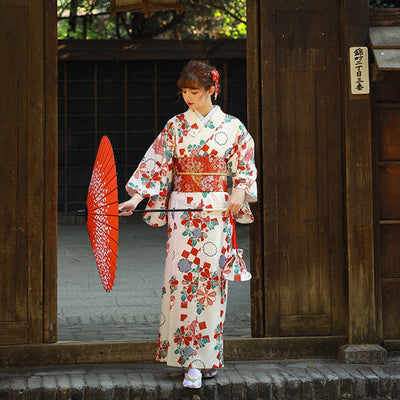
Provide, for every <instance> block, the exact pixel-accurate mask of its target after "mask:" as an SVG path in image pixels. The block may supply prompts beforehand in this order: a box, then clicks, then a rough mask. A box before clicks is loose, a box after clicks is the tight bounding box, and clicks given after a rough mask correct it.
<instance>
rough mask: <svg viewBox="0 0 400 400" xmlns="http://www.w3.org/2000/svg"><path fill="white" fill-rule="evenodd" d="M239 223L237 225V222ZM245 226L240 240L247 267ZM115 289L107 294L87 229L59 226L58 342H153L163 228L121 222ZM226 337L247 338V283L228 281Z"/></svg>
mask: <svg viewBox="0 0 400 400" xmlns="http://www.w3.org/2000/svg"><path fill="white" fill-rule="evenodd" d="M238 225H240V224H238ZM248 230H249V227H248V226H244V225H240V226H239V228H238V242H239V245H240V246H241V247H242V248H243V249H244V251H245V258H246V262H247V265H248V266H249V248H248V247H249V240H248V237H249V234H248ZM119 236H120V239H119V250H118V269H117V273H116V279H115V284H114V288H113V290H112V291H111V292H110V293H106V292H105V291H104V289H103V287H102V285H101V282H100V278H99V275H98V272H97V267H96V265H95V262H94V257H93V253H92V250H91V247H90V241H89V237H88V234H87V230H86V225H60V226H59V236H58V243H59V244H58V340H59V341H70V340H73V341H91V340H106V341H114V340H132V339H146V340H156V338H157V335H158V326H159V312H160V305H161V288H162V280H163V274H164V261H163V259H164V254H165V243H166V229H165V228H152V227H150V226H148V225H146V224H144V223H139V224H121V226H120V233H119ZM227 307H228V308H227V317H226V324H225V335H226V336H250V335H251V332H250V284H249V282H230V283H229V289H228V306H227Z"/></svg>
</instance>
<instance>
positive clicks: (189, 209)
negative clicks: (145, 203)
mask: <svg viewBox="0 0 400 400" xmlns="http://www.w3.org/2000/svg"><path fill="white" fill-rule="evenodd" d="M131 211H132V213H145V212H146V213H147V212H186V211H188V212H195V211H200V212H201V211H205V212H224V211H226V208H167V209H161V208H159V209H155V210H131Z"/></svg>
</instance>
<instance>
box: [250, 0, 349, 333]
mask: <svg viewBox="0 0 400 400" xmlns="http://www.w3.org/2000/svg"><path fill="white" fill-rule="evenodd" d="M251 3H252V2H248V5H249V6H250V10H249V13H252V10H251ZM265 3H266V2H262V1H261V2H260V4H261V6H260V11H259V15H260V33H259V35H260V50H259V51H260V84H261V87H262V93H261V120H262V125H261V132H262V135H261V137H260V140H261V141H262V144H261V146H262V149H263V154H262V160H261V162H262V167H263V168H262V169H263V189H264V192H263V197H264V198H263V219H264V282H265V286H264V290H265V303H264V310H265V315H266V321H265V323H266V325H265V335H266V336H308V335H335V334H345V333H346V324H347V306H346V297H345V294H346V284H345V274H346V268H345V266H346V264H345V248H344V246H345V236H344V219H343V213H344V205H343V184H344V181H343V173H344V172H343V167H342V166H343V140H342V132H343V130H342V126H341V119H342V109H341V96H342V90H343V89H342V82H343V78H342V71H341V68H342V67H341V65H342V63H341V36H340V35H341V33H340V22H341V16H340V8H338V2H337V1H322V2H321V1H315V0H312V1H307V2H304V1H300V0H299V1H296V0H291V1H279V0H274V1H268V5H266V4H265ZM250 29H251V28H250ZM249 33H250V35H251V34H252V31H250V32H249ZM250 68H251V66H249V69H250ZM248 79H252V77H251V76H249V77H248ZM249 85H251V82H249ZM250 116H251V114H249V119H250ZM254 118H256V117H254ZM250 124H251V121H250Z"/></svg>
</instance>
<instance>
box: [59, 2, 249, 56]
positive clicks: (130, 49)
mask: <svg viewBox="0 0 400 400" xmlns="http://www.w3.org/2000/svg"><path fill="white" fill-rule="evenodd" d="M251 1H253V0H251ZM254 1H255V0H254ZM58 43H59V46H58V57H59V60H62V61H78V60H81V61H83V60H91V61H93V60H98V61H100V60H113V61H114V60H171V59H173V60H190V59H192V58H196V59H213V58H216V59H242V58H243V54H245V53H246V40H244V39H238V40H218V41H200V40H183V41H180V40H177V41H173V40H154V39H142V40H94V41H92V40H60V41H59V42H58Z"/></svg>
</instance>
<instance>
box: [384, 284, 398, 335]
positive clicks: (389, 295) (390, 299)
mask: <svg viewBox="0 0 400 400" xmlns="http://www.w3.org/2000/svg"><path fill="white" fill-rule="evenodd" d="M399 290H400V280H397V281H394V282H393V281H392V282H385V281H383V282H382V320H383V337H384V338H385V340H390V339H399V338H400V324H399V319H400V307H399V305H398V302H397V301H394V299H397V298H398V296H399Z"/></svg>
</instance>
